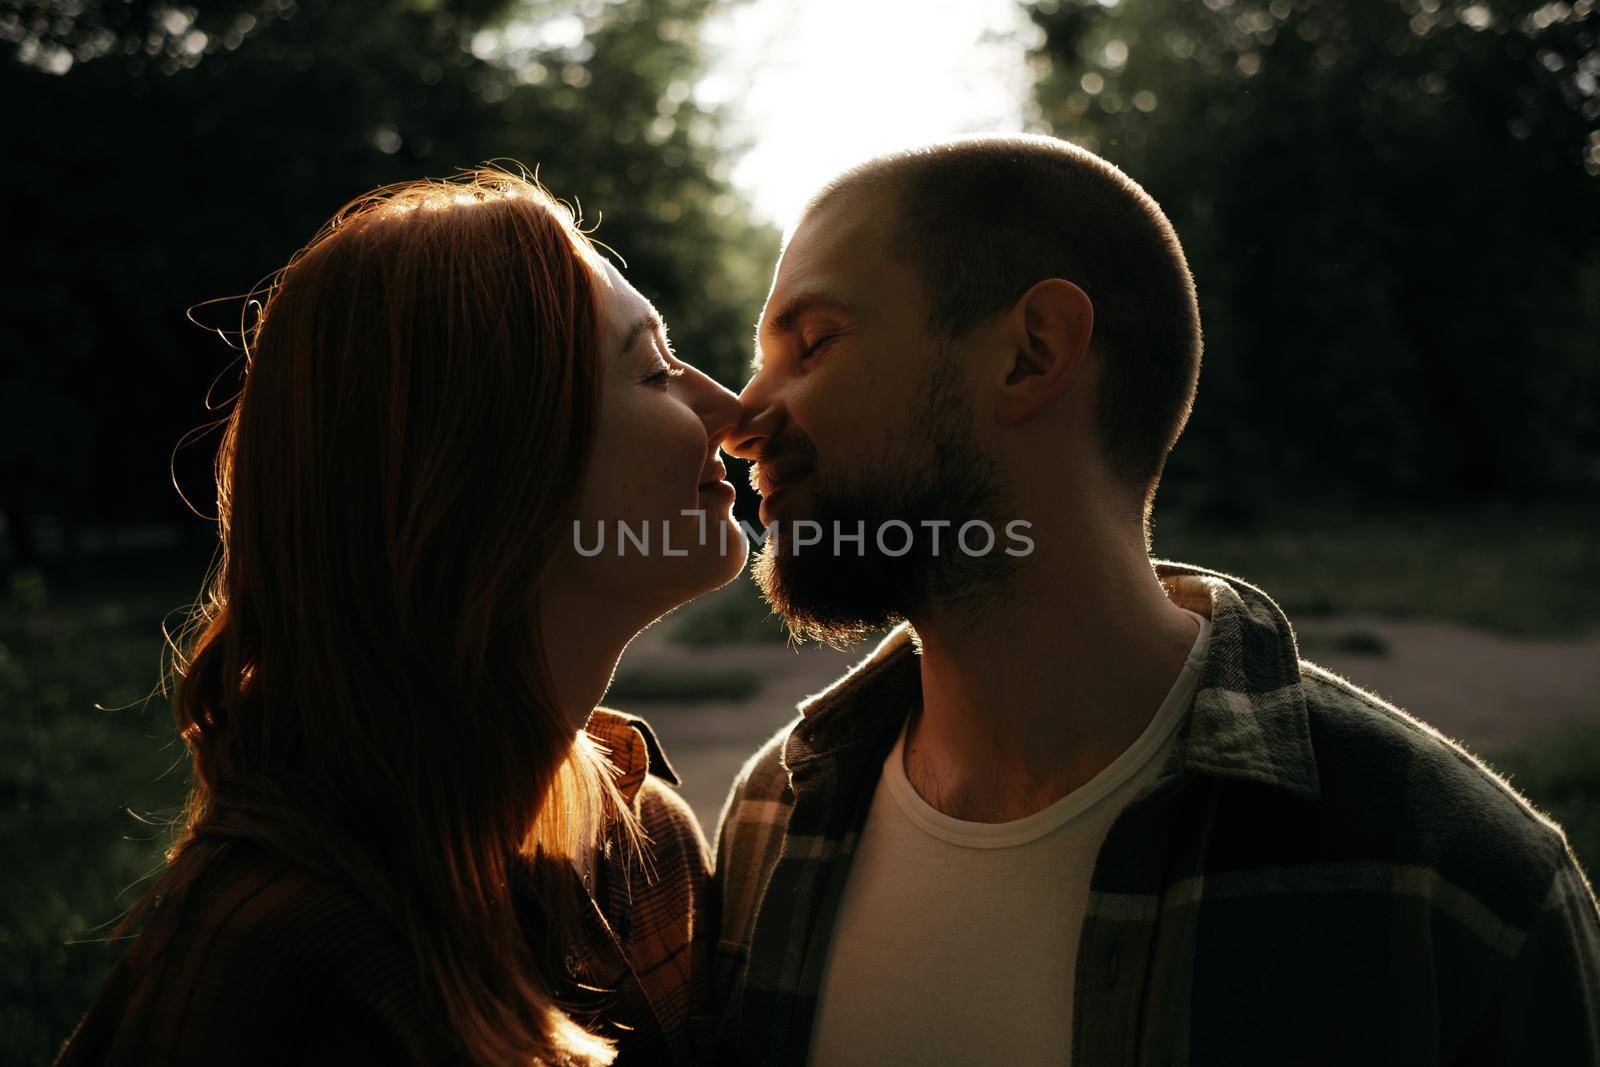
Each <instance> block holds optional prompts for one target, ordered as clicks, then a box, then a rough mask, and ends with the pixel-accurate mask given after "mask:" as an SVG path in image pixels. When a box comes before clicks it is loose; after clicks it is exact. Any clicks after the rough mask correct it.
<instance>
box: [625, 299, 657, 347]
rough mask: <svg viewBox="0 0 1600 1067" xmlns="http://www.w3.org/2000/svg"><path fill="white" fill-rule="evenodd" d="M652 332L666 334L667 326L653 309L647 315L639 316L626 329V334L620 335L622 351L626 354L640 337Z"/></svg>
mask: <svg viewBox="0 0 1600 1067" xmlns="http://www.w3.org/2000/svg"><path fill="white" fill-rule="evenodd" d="M652 330H660V331H661V332H662V333H666V332H667V324H666V323H665V322H664V321H662V318H661V314H660V312H657V311H655V310H654V309H652V310H651V311H650V313H649V314H647V315H644V316H641V317H640V318H639V319H637V320H636V321H635V322H634V324H633V325H632V326H629V327H628V332H627V333H625V334H623V335H622V351H624V352H627V351H628V350H630V349H631V348H633V346H634V344H635V343H636V342H637V341H638V340H639V338H640V337H642V336H644V335H645V334H646V333H649V332H651V331H652Z"/></svg>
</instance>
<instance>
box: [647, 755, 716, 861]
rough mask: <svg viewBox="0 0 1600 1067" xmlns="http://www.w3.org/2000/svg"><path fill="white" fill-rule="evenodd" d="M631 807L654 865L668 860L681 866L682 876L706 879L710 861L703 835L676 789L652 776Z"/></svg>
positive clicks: (648, 778)
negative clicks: (689, 875)
mask: <svg viewBox="0 0 1600 1067" xmlns="http://www.w3.org/2000/svg"><path fill="white" fill-rule="evenodd" d="M633 803H634V811H635V813H636V814H637V816H638V819H639V829H641V830H642V831H644V839H645V841H646V842H647V848H648V850H649V852H650V855H651V857H652V859H653V860H654V861H655V862H656V863H658V864H659V863H660V862H662V861H663V860H664V859H671V860H672V861H673V862H674V863H675V864H681V866H682V868H683V870H684V872H685V874H693V875H698V876H702V877H703V876H706V875H709V873H710V869H711V858H710V850H709V849H708V848H707V845H706V835H705V831H704V830H702V829H701V828H700V821H699V820H698V819H696V818H695V814H694V810H693V809H692V808H690V807H689V802H688V801H686V800H684V799H683V795H682V794H681V793H679V792H678V790H677V788H676V787H674V786H672V785H669V784H668V783H667V782H666V781H664V780H663V779H661V778H657V777H656V776H655V775H653V774H652V775H650V776H649V777H647V778H646V779H645V780H644V782H643V783H642V784H641V785H640V786H639V792H638V794H637V795H636V796H635V797H634V802H633Z"/></svg>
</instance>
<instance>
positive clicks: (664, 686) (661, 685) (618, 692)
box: [606, 667, 761, 703]
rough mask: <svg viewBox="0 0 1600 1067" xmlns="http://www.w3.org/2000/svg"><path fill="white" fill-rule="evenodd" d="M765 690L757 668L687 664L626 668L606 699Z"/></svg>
mask: <svg viewBox="0 0 1600 1067" xmlns="http://www.w3.org/2000/svg"><path fill="white" fill-rule="evenodd" d="M760 691H761V677H760V675H758V674H756V672H755V671H747V670H739V669H726V670H705V669H699V668H693V667H691V668H687V669H684V670H674V671H622V672H621V673H619V674H618V675H617V677H616V679H615V680H614V681H613V682H612V683H611V688H610V689H609V690H607V691H606V699H607V700H608V701H610V700H618V701H633V700H639V701H658V702H663V703H699V702H701V701H724V700H726V701H740V700H748V699H749V698H751V697H753V696H755V695H756V694H757V693H759V692H760Z"/></svg>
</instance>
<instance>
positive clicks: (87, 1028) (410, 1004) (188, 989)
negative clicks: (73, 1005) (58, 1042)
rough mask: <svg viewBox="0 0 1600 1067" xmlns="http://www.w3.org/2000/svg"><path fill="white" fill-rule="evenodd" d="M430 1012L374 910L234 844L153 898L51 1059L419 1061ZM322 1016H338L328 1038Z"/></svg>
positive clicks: (310, 874)
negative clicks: (169, 895) (173, 892)
mask: <svg viewBox="0 0 1600 1067" xmlns="http://www.w3.org/2000/svg"><path fill="white" fill-rule="evenodd" d="M427 1014H428V1013H427V1011H426V1010H425V1005H424V1003H423V999H422V997H421V996H420V991H419V989H418V988H417V984H416V980H415V973H414V968H413V967H412V966H411V965H410V957H409V954H408V952H407V950H406V947H405V945H404V943H403V942H402V940H401V939H400V937H399V936H398V934H397V933H396V932H395V931H394V930H393V929H392V927H390V926H389V924H388V923H386V922H385V921H384V920H383V919H382V918H381V917H380V916H379V915H378V914H377V912H376V910H375V909H373V908H371V907H370V906H367V905H366V904H364V903H363V902H362V901H361V899H360V898H359V897H358V896H357V895H356V894H354V893H353V892H351V891H349V890H347V889H345V888H344V887H343V886H342V885H341V884H340V883H338V882H336V881H334V880H333V879H331V878H326V877H324V876H322V875H320V874H318V873H316V872H314V871H311V870H309V869H307V868H305V867H302V866H299V865H297V864H294V863H292V862H290V861H288V860H286V859H284V858H282V857H280V856H278V855H277V854H276V853H273V852H271V851H270V850H267V849H264V848H261V847H260V846H256V845H252V844H248V843H245V842H235V843H231V844H230V845H228V846H226V847H225V848H224V849H223V850H222V851H221V853H220V854H219V855H218V856H217V857H216V858H215V859H213V860H212V861H211V862H210V863H209V864H208V866H207V869H206V870H205V871H204V873H203V874H202V875H201V876H200V878H199V879H198V880H197V881H196V882H195V884H194V885H193V887H192V888H191V889H190V891H189V892H188V893H187V894H186V896H185V897H184V898H183V899H182V900H174V901H169V902H165V903H162V904H161V905H159V906H158V907H156V908H155V910H154V912H153V913H152V915H151V916H150V918H149V920H148V921H147V923H146V926H145V929H144V931H143V932H142V933H141V934H140V936H139V938H138V939H137V940H136V941H135V942H134V944H133V945H132V947H130V949H129V950H128V952H127V954H126V955H125V956H124V957H123V959H122V960H121V961H120V962H119V963H118V964H117V966H116V968H115V969H114V970H113V972H112V974H111V976H110V977H109V978H108V980H107V982H106V984H105V986H104V987H103V989H102V990H101V992H100V995H99V996H98V997H97V998H96V1000H95V1002H94V1004H92V1005H91V1006H90V1009H89V1012H88V1014H87V1015H86V1016H85V1017H84V1019H83V1021H82V1023H80V1025H79V1028H78V1030H77V1032H76V1033H75V1034H74V1036H73V1039H72V1041H71V1042H70V1043H69V1045H68V1046H67V1048H66V1049H65V1050H64V1052H63V1055H62V1060H61V1062H63V1063H79V1062H82V1063H89V1062H103V1063H132V1062H149V1061H170V1062H209V1061H210V1060H211V1059H216V1060H232V1061H234V1062H252V1063H254V1062H272V1061H279V1062H281V1061H283V1060H288V1059H294V1060H296V1061H298V1062H318V1063H320V1062H331V1059H330V1058H332V1059H336V1058H338V1056H339V1055H340V1054H342V1053H351V1054H357V1055H363V1056H365V1055H380V1056H386V1057H391V1058H392V1059H393V1060H394V1061H395V1062H401V1063H404V1062H421V1061H425V1060H426V1058H427V1055H428V1049H429V1044H430V1040H429V1038H428V1036H427V1035H426V1034H424V1033H423V1032H422V1029H421V1022H422V1020H423V1019H425V1018H426V1017H427ZM325 1023H328V1024H332V1023H337V1026H336V1027H335V1031H336V1032H337V1033H338V1034H339V1035H340V1041H339V1042H338V1044H337V1048H335V1047H333V1046H330V1045H329V1043H328V1040H327V1038H326V1034H327V1033H329V1031H328V1030H327V1029H326V1027H325V1026H324V1024H325ZM240 1056H244V1057H245V1059H244V1060H240V1059H239V1057H240ZM251 1057H254V1058H251Z"/></svg>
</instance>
